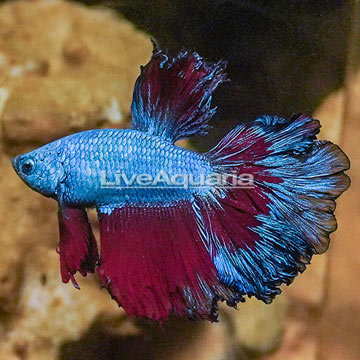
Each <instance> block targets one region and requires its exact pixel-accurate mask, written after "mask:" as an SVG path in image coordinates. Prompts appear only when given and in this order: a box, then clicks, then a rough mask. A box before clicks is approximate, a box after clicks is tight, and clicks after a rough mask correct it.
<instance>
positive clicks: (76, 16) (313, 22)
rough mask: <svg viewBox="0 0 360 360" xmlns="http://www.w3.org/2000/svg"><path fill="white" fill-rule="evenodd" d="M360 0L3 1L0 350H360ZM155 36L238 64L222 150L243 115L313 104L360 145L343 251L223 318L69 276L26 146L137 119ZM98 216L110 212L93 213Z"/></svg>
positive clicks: (338, 357) (339, 135) (346, 139)
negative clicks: (24, 164) (196, 315)
mask: <svg viewBox="0 0 360 360" xmlns="http://www.w3.org/2000/svg"><path fill="white" fill-rule="evenodd" d="M358 18H359V3H358V2H357V1H355V0H353V1H341V0H267V1H263V0H252V1H240V0H198V1H196V2H195V1H194V2H189V1H184V0H183V1H181V0H113V1H84V2H82V3H80V2H75V1H60V0H38V1H26V0H16V1H0V147H1V148H0V359H4V360H15V359H18V360H28V359H29V360H42V359H44V360H45V359H46V360H52V359H57V360H73V359H76V360H83V359H84V360H85V359H86V360H120V359H121V360H128V359H129V360H187V359H196V360H242V359H260V360H265V359H266V360H280V359H287V360H295V359H296V360H313V359H314V360H315V359H321V360H322V359H326V360H328V359H330V360H331V359H334V360H358V359H360V286H359V285H360V284H359V282H360V281H359V276H360V256H359V253H360V245H359V240H358V236H359V234H360V141H359V138H360V122H359V119H360V67H359V50H360V46H359V39H360V38H359V35H360V31H359V24H358V20H359V19H358ZM150 36H151V37H153V38H154V39H156V41H157V42H158V43H159V45H160V47H162V48H163V49H166V50H167V51H168V52H169V53H170V54H175V53H176V52H178V51H179V50H181V49H184V48H185V49H190V50H196V51H198V52H199V53H200V55H202V56H204V57H206V58H208V59H209V60H214V61H216V60H219V59H225V60H226V61H228V68H227V71H228V75H229V78H230V79H231V82H228V83H226V84H224V85H223V86H221V87H220V88H219V89H218V90H217V92H216V94H215V97H214V103H215V104H216V105H217V106H218V113H217V116H216V117H215V118H214V119H213V121H212V125H213V126H214V127H213V129H212V130H211V132H210V134H209V136H207V137H203V138H198V139H196V140H194V142H192V143H191V144H189V143H184V146H190V147H192V148H197V149H199V150H207V149H209V148H210V147H211V146H212V145H214V143H215V142H216V141H217V140H219V139H220V137H221V136H222V135H223V134H225V133H226V132H228V130H230V129H231V128H233V127H234V126H235V124H238V123H239V122H247V121H252V120H253V119H254V118H255V117H256V116H258V115H262V114H277V115H283V116H289V115H291V114H293V113H299V112H305V113H310V114H313V115H314V117H316V118H318V119H320V121H321V123H322V126H323V128H322V132H321V137H322V138H324V139H325V138H326V139H329V140H332V141H333V142H336V143H338V144H340V145H341V146H342V148H343V150H344V151H345V152H346V153H347V154H348V156H349V157H350V160H351V163H352V168H351V170H350V171H349V175H350V176H351V178H352V186H351V189H350V190H349V191H347V192H346V193H345V194H344V195H343V196H342V197H341V198H340V200H339V201H338V204H339V205H338V208H337V210H336V213H337V218H338V221H339V228H338V231H337V232H336V233H335V234H333V236H332V242H331V246H330V250H329V251H328V252H327V254H325V255H322V256H315V257H314V259H313V261H312V264H311V265H310V266H309V267H308V269H307V270H306V271H305V273H304V274H302V275H300V276H299V277H298V278H297V279H296V280H295V281H294V283H293V284H292V285H291V286H290V287H284V289H283V294H282V295H281V296H279V297H278V298H277V299H276V300H275V301H274V302H273V304H272V305H265V304H263V303H261V302H259V301H256V300H253V299H250V300H249V301H247V302H246V303H245V304H240V305H239V306H238V310H234V309H230V308H226V307H225V306H223V307H221V309H220V317H219V320H220V321H219V323H214V324H211V323H205V322H199V323H196V322H189V321H187V320H175V319H173V320H171V321H169V322H166V323H163V324H162V325H161V326H159V325H158V324H153V323H149V322H144V321H138V320H135V319H128V318H126V316H125V314H124V312H123V311H122V310H121V309H119V308H118V307H117V305H116V304H115V302H113V301H112V300H111V299H110V297H109V296H108V294H107V292H106V291H105V290H101V289H100V288H99V284H98V282H97V279H96V277H93V276H90V277H87V278H80V277H78V281H79V285H80V287H81V291H77V290H76V289H74V288H73V287H72V286H71V285H69V284H68V285H65V284H62V283H61V281H60V274H59V262H58V255H57V254H56V252H55V247H56V245H57V241H58V240H57V239H58V235H57V217H56V211H57V209H56V204H55V202H54V201H52V200H49V199H46V198H43V197H42V196H41V195H38V194H37V193H35V192H33V191H31V190H30V189H28V188H27V187H26V186H24V185H23V183H21V181H20V180H19V179H18V177H17V176H16V175H15V173H14V172H13V170H12V167H11V164H10V159H11V157H12V156H13V155H15V154H18V153H20V152H25V151H28V150H30V149H33V148H34V147H37V146H39V145H41V144H44V143H47V142H49V141H51V140H54V139H56V138H59V137H62V136H64V135H67V134H70V133H73V132H77V131H80V130H85V129H89V128H96V127H120V128H122V127H128V126H129V122H130V112H129V107H130V102H131V96H132V88H133V84H134V81H135V79H136V77H137V75H138V73H139V66H140V65H144V64H146V63H147V62H148V60H149V58H150V56H151V51H152V46H151V43H150V40H149V39H150ZM92 215H93V216H92V218H93V220H94V226H95V227H96V222H95V216H94V214H92Z"/></svg>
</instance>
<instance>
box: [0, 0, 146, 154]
mask: <svg viewBox="0 0 360 360" xmlns="http://www.w3.org/2000/svg"><path fill="white" fill-rule="evenodd" d="M39 19H41V21H39ZM150 55H151V44H150V41H149V40H148V38H147V37H146V36H145V35H143V34H142V33H140V32H139V31H136V30H135V29H134V28H133V26H132V25H130V24H129V23H128V22H126V21H125V20H120V19H118V18H117V16H116V14H115V13H113V12H111V11H109V10H100V9H89V8H86V7H84V6H81V5H76V4H74V3H68V2H64V1H35V2H29V1H14V2H11V3H5V4H2V5H1V6H0V70H1V71H0V73H1V75H0V120H1V121H2V124H1V129H2V136H3V138H4V141H5V142H6V144H7V145H14V144H17V145H18V144H19V143H20V144H33V145H34V144H36V145H37V144H39V143H44V142H48V141H50V140H53V139H55V138H58V137H61V136H64V135H65V134H69V133H72V132H75V131H79V130H83V129H88V128H94V127H99V126H100V125H102V124H104V123H105V122H106V124H107V126H113V127H114V126H123V124H124V122H125V121H126V119H127V118H128V116H129V111H130V103H131V97H132V89H133V85H134V82H135V79H136V77H137V76H138V74H139V66H140V65H141V64H145V63H146V62H147V61H148V60H149V57H150ZM7 147H9V146H7ZM20 148H21V146H17V149H16V151H18V150H19V149H20ZM16 151H12V152H16Z"/></svg>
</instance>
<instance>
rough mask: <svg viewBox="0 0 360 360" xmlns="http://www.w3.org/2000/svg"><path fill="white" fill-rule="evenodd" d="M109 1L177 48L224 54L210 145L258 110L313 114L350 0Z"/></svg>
mask: <svg viewBox="0 0 360 360" xmlns="http://www.w3.org/2000/svg"><path fill="white" fill-rule="evenodd" d="M85 3H87V4H92V5H99V4H100V5H104V6H108V7H112V8H115V9H116V10H117V11H119V13H121V14H122V15H123V16H125V17H126V18H127V19H129V20H130V21H132V22H133V23H134V24H136V25H137V26H138V27H139V28H140V29H143V30H145V31H146V32H148V33H149V34H150V35H151V36H153V37H154V38H155V39H156V40H157V42H158V43H159V45H160V47H162V48H163V49H166V50H167V51H168V52H169V53H171V54H175V53H176V52H178V51H179V50H181V49H184V48H185V49H190V50H196V51H197V52H199V53H200V55H202V56H204V57H206V58H208V59H210V60H219V59H225V60H227V61H228V67H227V72H228V76H229V78H230V80H231V82H229V83H226V84H223V85H222V86H221V88H219V89H218V91H217V92H216V94H215V99H214V103H215V104H216V105H217V106H218V113H217V116H216V117H215V118H214V120H213V124H214V125H215V126H214V129H213V130H212V131H211V133H210V136H209V137H206V139H205V138H201V139H195V142H196V145H197V147H198V148H200V149H201V150H205V149H208V148H209V146H212V145H213V144H214V143H215V142H216V141H217V140H218V139H219V138H220V137H221V136H222V135H224V134H225V133H227V132H228V131H229V130H230V129H231V128H233V127H234V126H235V125H236V124H237V123H239V122H244V121H251V120H253V119H254V118H255V117H256V116H258V115H261V114H277V115H283V116H289V115H291V114H293V113H299V112H305V113H310V114H311V113H312V112H313V111H314V109H315V108H316V107H317V106H318V105H319V103H320V101H321V99H323V98H324V97H325V96H326V95H327V94H329V93H330V92H331V91H333V90H334V89H336V88H339V87H340V86H341V85H342V83H343V79H344V70H345V64H346V54H347V48H348V44H349V41H348V39H349V34H350V29H351V7H352V2H351V1H340V0H322V1H319V0H266V1H265V0H264V1H260V0H251V1H239V0H238V1H236V0H233V1H224V0H222V1H221V0H220V1H219V0H200V1H184V0H182V1H180V0H170V1H169V0H146V1H144V0H115V1H112V2H109V1H85Z"/></svg>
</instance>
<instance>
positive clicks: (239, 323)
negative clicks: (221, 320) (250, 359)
mask: <svg viewBox="0 0 360 360" xmlns="http://www.w3.org/2000/svg"><path fill="white" fill-rule="evenodd" d="M224 310H225V311H226V314H227V315H228V317H229V319H230V321H231V323H232V328H233V341H234V343H235V345H236V346H237V348H244V349H245V350H247V351H249V352H251V353H254V354H257V355H260V354H265V353H268V352H270V351H272V350H274V349H276V348H277V347H279V345H280V343H281V340H282V335H283V331H284V326H285V319H286V311H287V298H286V296H284V295H281V296H278V297H277V298H276V299H275V300H274V301H273V303H272V304H271V305H266V304H264V303H263V302H261V301H259V300H257V299H255V298H251V299H247V300H246V302H245V303H241V304H239V305H238V310H237V311H235V310H232V309H228V308H224Z"/></svg>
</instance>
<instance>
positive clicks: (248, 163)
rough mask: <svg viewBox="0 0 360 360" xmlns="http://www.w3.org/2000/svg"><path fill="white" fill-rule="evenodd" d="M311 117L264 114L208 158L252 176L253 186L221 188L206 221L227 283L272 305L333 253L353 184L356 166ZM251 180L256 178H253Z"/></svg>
mask: <svg viewBox="0 0 360 360" xmlns="http://www.w3.org/2000/svg"><path fill="white" fill-rule="evenodd" d="M319 129H320V124H319V122H318V121H317V120H314V119H311V118H309V117H306V116H304V115H302V116H299V117H296V118H292V119H290V120H285V119H282V118H277V117H268V116H264V117H261V118H259V119H257V120H256V121H255V123H253V124H251V125H240V126H238V127H237V128H235V129H234V130H233V131H232V132H230V133H229V134H228V135H227V136H226V137H225V138H224V139H223V140H221V141H220V142H219V144H218V145H217V146H216V147H215V148H213V149H212V150H211V151H209V152H208V153H207V155H208V157H209V158H210V159H211V162H212V164H213V165H214V167H215V168H216V170H217V172H219V173H229V172H231V173H232V174H235V175H236V178H237V179H241V178H244V177H245V175H250V176H251V177H250V178H252V179H253V182H252V184H251V186H249V184H247V186H246V188H245V187H244V186H241V185H239V186H238V185H235V186H234V185H232V186H230V187H227V188H226V189H219V190H221V191H219V192H218V194H219V195H218V196H217V201H216V202H212V203H211V204H210V205H209V203H208V202H207V204H206V206H205V204H204V203H203V202H201V201H200V202H199V203H200V206H199V216H201V218H202V219H203V222H204V224H205V226H204V228H205V229H208V231H207V233H206V234H205V237H206V241H207V243H208V246H209V248H210V254H211V256H212V258H213V261H214V263H215V266H216V268H217V271H218V273H219V277H220V279H221V281H222V282H223V283H225V284H226V285H228V286H230V287H231V288H234V289H235V290H237V291H239V292H240V293H242V294H248V295H255V296H256V297H258V298H260V299H262V300H264V301H265V302H270V301H271V300H272V298H273V297H274V296H275V295H276V294H278V293H279V292H280V290H279V289H278V286H279V285H280V284H281V283H290V282H291V280H292V279H293V278H294V277H295V276H296V275H297V274H298V272H299V271H300V272H302V271H303V270H304V269H305V265H306V264H307V263H309V262H310V260H311V257H312V255H313V254H316V253H323V252H324V251H326V249H327V248H328V244H329V235H330V233H331V232H333V231H335V230H336V227H337V223H336V219H335V216H334V214H333V212H334V210H335V199H336V198H337V197H338V196H339V195H340V194H341V193H342V192H343V191H345V190H346V189H347V188H348V186H349V178H348V177H347V176H346V175H345V174H344V171H345V170H347V169H349V160H348V158H347V157H346V155H345V154H344V153H343V152H342V151H341V149H340V148H339V147H338V146H336V145H334V144H332V143H331V142H328V141H319V140H316V134H317V133H318V132H319ZM247 178H248V179H249V177H247Z"/></svg>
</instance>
